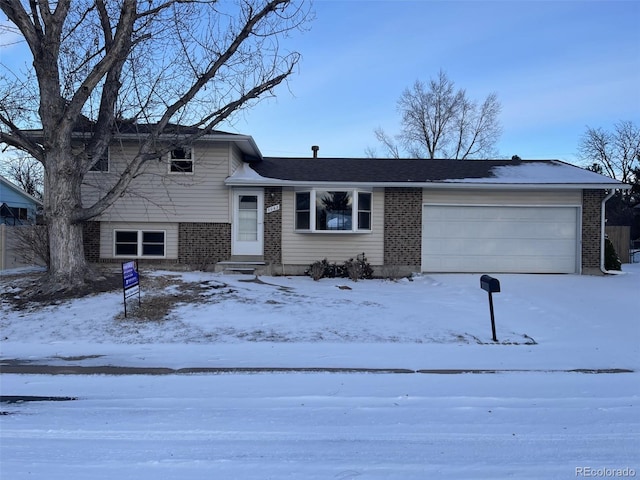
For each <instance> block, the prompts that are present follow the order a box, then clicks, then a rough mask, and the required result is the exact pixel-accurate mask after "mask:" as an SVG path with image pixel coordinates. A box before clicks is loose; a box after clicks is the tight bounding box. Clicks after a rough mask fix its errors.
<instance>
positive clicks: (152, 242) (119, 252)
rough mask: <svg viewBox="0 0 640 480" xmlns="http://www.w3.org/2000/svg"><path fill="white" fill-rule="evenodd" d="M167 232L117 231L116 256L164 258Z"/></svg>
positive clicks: (115, 238)
mask: <svg viewBox="0 0 640 480" xmlns="http://www.w3.org/2000/svg"><path fill="white" fill-rule="evenodd" d="M165 239H166V232H164V231H155V230H116V231H115V232H114V255H115V256H116V257H136V258H137V257H155V258H164V256H165V247H166V243H165Z"/></svg>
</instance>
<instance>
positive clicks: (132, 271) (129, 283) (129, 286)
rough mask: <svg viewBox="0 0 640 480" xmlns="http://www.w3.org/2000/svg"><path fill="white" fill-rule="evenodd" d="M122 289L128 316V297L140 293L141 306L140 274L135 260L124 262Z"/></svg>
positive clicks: (125, 314) (125, 310)
mask: <svg viewBox="0 0 640 480" xmlns="http://www.w3.org/2000/svg"><path fill="white" fill-rule="evenodd" d="M122 291H123V293H124V316H125V318H126V317H127V298H129V297H133V296H134V295H135V294H138V306H140V276H139V275H138V266H137V265H136V262H135V260H133V261H131V262H123V263H122Z"/></svg>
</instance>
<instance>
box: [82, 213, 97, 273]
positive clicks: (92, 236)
mask: <svg viewBox="0 0 640 480" xmlns="http://www.w3.org/2000/svg"><path fill="white" fill-rule="evenodd" d="M82 241H83V242H84V258H86V259H87V261H88V262H92V263H96V262H98V261H99V260H100V222H85V223H83V224H82Z"/></svg>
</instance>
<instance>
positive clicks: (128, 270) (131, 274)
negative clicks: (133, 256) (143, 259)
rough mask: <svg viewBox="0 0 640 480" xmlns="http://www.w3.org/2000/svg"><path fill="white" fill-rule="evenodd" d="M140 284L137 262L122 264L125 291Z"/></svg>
mask: <svg viewBox="0 0 640 480" xmlns="http://www.w3.org/2000/svg"><path fill="white" fill-rule="evenodd" d="M139 284H140V277H139V275H138V271H137V270H136V262H125V263H123V264H122V286H123V288H124V289H125V290H128V289H130V288H132V287H135V286H137V285H139Z"/></svg>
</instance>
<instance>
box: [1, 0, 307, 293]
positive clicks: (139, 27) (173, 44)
mask: <svg viewBox="0 0 640 480" xmlns="http://www.w3.org/2000/svg"><path fill="white" fill-rule="evenodd" d="M0 8H1V9H2V11H3V12H4V13H5V14H6V16H7V17H8V19H9V24H8V25H9V26H8V27H4V28H5V30H7V29H8V30H11V31H10V32H5V33H11V34H13V35H17V36H18V37H21V39H22V40H23V41H24V43H26V46H27V47H28V50H29V53H30V56H31V58H30V59H29V62H28V63H25V67H24V70H23V71H20V72H19V73H16V72H14V71H9V70H8V69H6V68H5V67H2V68H3V69H2V70H0V141H1V142H3V143H5V144H7V145H9V146H11V147H14V148H17V149H19V150H22V151H24V152H26V153H28V154H29V155H31V156H32V157H33V158H34V159H36V160H37V161H39V162H40V163H41V164H42V165H43V167H44V198H43V200H44V214H45V220H46V222H47V225H48V230H49V238H50V251H51V266H50V269H49V275H48V278H47V284H48V285H50V286H51V288H60V287H68V286H70V285H73V284H77V283H84V282H86V281H88V280H89V278H90V275H91V273H89V275H88V274H87V272H89V268H88V265H87V263H86V260H85V257H84V248H83V241H82V224H83V222H85V221H87V220H90V219H92V218H94V217H96V216H97V215H99V214H100V213H101V212H103V211H104V210H105V209H107V208H108V207H109V206H110V205H112V204H113V202H114V201H115V200H117V199H118V197H120V196H121V195H122V194H123V193H124V192H125V191H126V189H127V188H128V186H129V184H130V182H131V181H132V179H133V178H134V177H135V176H136V175H137V174H138V173H139V172H140V171H141V168H142V167H143V165H144V163H145V162H147V161H149V160H151V159H157V158H158V157H159V155H162V154H163V153H165V152H166V151H168V149H170V148H171V147H169V146H166V145H164V146H163V144H162V142H159V141H158V139H159V138H160V137H161V136H163V135H167V132H171V131H175V124H180V125H187V126H189V127H191V128H189V129H188V130H186V131H187V132H189V135H190V136H189V137H188V138H186V139H183V141H185V142H186V143H188V142H190V141H195V140H196V139H197V138H199V137H201V136H202V135H205V134H207V133H210V132H211V131H212V130H213V129H214V128H215V127H216V126H217V125H219V124H220V123H221V122H223V121H225V120H227V119H229V117H230V116H231V115H232V114H234V113H235V112H237V111H238V110H240V109H242V108H244V107H247V106H250V105H251V104H252V103H254V102H255V101H256V100H257V99H260V98H264V97H265V96H268V95H273V89H274V88H275V87H276V86H278V85H279V84H280V83H282V82H283V81H285V80H286V79H287V77H288V76H289V75H290V74H291V73H292V72H293V71H294V69H295V67H296V65H297V63H298V61H299V54H298V53H297V52H286V51H283V48H282V47H281V42H282V38H283V37H285V36H286V35H287V34H289V33H290V32H292V31H293V30H296V29H300V28H304V26H305V24H306V23H307V21H308V20H309V19H310V14H309V5H308V4H307V3H305V0H145V1H137V0H118V1H115V0H55V1H54V0H38V1H35V0H33V1H32V0H29V1H26V0H0ZM122 122H125V123H127V124H129V125H131V123H132V122H137V123H140V124H145V125H147V126H148V127H146V128H145V129H143V130H141V132H142V133H143V136H142V137H141V138H140V143H139V145H140V147H139V150H138V153H137V154H136V155H135V156H134V157H133V158H131V159H130V162H129V164H128V166H127V167H126V169H125V170H124V172H123V173H122V175H121V176H120V177H119V180H118V181H117V182H115V184H114V185H113V187H112V188H110V189H109V190H108V191H107V192H105V194H104V195H103V196H102V197H101V198H100V199H99V200H97V201H96V202H95V203H93V204H91V205H83V203H82V198H81V185H82V182H83V178H84V176H85V174H86V173H87V172H88V171H89V169H90V168H91V167H92V164H93V163H95V162H96V159H99V158H101V157H102V156H103V155H104V153H105V152H106V149H107V147H108V145H109V143H110V142H111V140H112V137H113V135H114V132H116V131H117V129H118V125H121V124H122ZM79 126H82V128H83V129H84V130H85V133H84V137H83V141H82V143H81V145H78V144H77V143H76V142H74V138H75V137H74V135H75V133H74V132H77V131H78V128H79ZM34 130H37V135H34ZM164 149H166V150H164Z"/></svg>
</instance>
